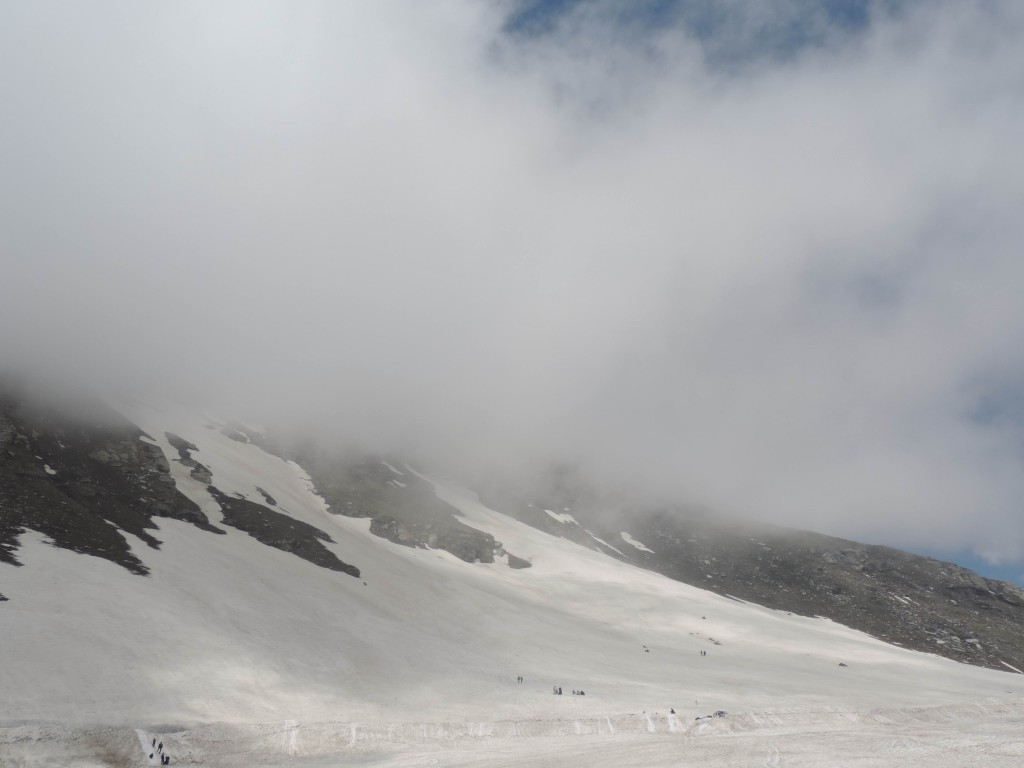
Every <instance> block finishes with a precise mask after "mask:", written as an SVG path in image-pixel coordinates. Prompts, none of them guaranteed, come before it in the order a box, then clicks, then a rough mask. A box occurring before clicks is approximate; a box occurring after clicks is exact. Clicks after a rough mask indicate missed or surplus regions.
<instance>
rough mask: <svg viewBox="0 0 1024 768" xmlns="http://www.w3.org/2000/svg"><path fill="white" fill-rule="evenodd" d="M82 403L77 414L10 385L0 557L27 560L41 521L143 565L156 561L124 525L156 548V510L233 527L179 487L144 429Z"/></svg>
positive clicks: (60, 534)
mask: <svg viewBox="0 0 1024 768" xmlns="http://www.w3.org/2000/svg"><path fill="white" fill-rule="evenodd" d="M81 410H82V412H81V413H76V414H74V415H68V414H63V413H58V412H56V411H54V410H53V409H51V408H49V407H46V406H42V405H38V404H34V403H32V402H31V401H27V400H25V399H24V398H20V397H15V396H14V395H11V394H10V393H8V394H4V395H0V561H2V562H5V563H9V564H12V565H17V564H18V560H17V557H16V552H17V549H18V546H19V539H20V537H21V535H22V534H23V533H24V532H25V531H26V530H34V531H37V532H39V533H41V534H43V535H44V536H45V537H47V539H48V540H49V541H50V542H51V543H52V544H53V545H54V546H56V547H60V548H62V549H69V550H72V551H75V552H80V553H82V554H86V555H92V556H94V557H102V558H104V559H107V560H110V561H111V562H114V563H117V564H118V565H121V566H123V567H124V568H126V569H128V570H129V571H131V572H132V573H136V574H140V575H142V574H146V573H148V569H147V568H146V566H145V565H144V564H143V562H142V560H141V559H140V558H139V557H138V556H137V555H136V554H135V553H133V552H132V550H131V546H130V545H129V544H128V542H127V540H126V539H125V537H124V536H123V535H122V531H124V532H128V533H131V534H133V535H135V536H137V537H139V538H140V539H142V541H144V542H145V543H146V544H147V545H149V546H150V547H153V548H158V547H159V546H160V541H159V540H158V539H157V538H156V537H155V536H154V535H153V534H152V533H151V531H155V530H156V528H157V526H156V524H155V523H154V518H156V517H168V518H174V519H177V520H182V521H185V522H188V523H190V524H192V525H195V526H196V527H198V528H201V529H202V530H204V531H209V532H212V533H223V531H222V530H220V529H218V528H216V527H214V526H212V525H211V524H210V522H209V520H208V519H207V517H206V515H204V514H203V513H202V511H201V510H200V509H199V507H198V506H196V505H195V504H194V503H193V502H192V501H190V500H189V499H188V498H186V497H185V496H183V495H182V494H181V493H179V492H178V490H177V488H176V487H175V485H174V481H173V479H172V478H171V477H170V475H169V474H168V471H169V465H168V463H167V460H166V458H165V457H164V455H163V452H162V451H161V450H160V448H159V447H158V446H156V445H153V444H151V443H149V442H146V440H147V436H146V435H145V433H143V432H142V430H140V429H139V428H138V427H136V426H135V425H133V424H131V423H130V422H128V421H127V420H125V419H123V418H122V417H120V416H119V415H118V414H116V413H115V412H113V411H111V410H110V409H109V408H106V407H104V406H102V405H101V404H99V403H98V402H89V403H88V404H87V407H83V408H82V409H81Z"/></svg>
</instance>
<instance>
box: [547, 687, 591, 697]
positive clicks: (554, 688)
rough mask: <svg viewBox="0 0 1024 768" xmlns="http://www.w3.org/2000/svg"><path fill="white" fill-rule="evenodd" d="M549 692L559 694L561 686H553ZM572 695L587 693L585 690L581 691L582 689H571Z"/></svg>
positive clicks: (560, 693)
mask: <svg viewBox="0 0 1024 768" xmlns="http://www.w3.org/2000/svg"><path fill="white" fill-rule="evenodd" d="M551 692H552V693H553V694H555V696H561V695H562V687H561V686H560V685H556V686H553V687H552V689H551ZM572 695H573V696H586V695H587V694H586V693H585V692H583V691H577V690H573V692H572Z"/></svg>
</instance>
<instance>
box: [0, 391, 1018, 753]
mask: <svg viewBox="0 0 1024 768" xmlns="http://www.w3.org/2000/svg"><path fill="white" fill-rule="evenodd" d="M126 413H127V415H128V416H129V417H131V418H132V419H133V420H135V421H136V422H137V423H138V424H139V425H140V426H141V427H142V428H143V429H145V430H146V431H147V432H148V433H149V434H150V435H151V436H152V437H153V439H154V440H155V442H156V443H157V444H159V445H160V446H161V447H162V448H163V450H164V452H165V453H166V454H167V457H168V459H169V460H171V466H172V473H173V475H174V478H175V480H176V482H177V484H178V487H179V488H180V489H181V490H182V491H183V492H184V493H185V494H186V495H187V496H189V497H190V498H192V499H193V500H195V501H196V502H197V503H199V505H200V506H201V507H202V508H203V510H204V511H205V512H206V513H207V514H208V515H209V517H210V519H211V522H212V523H213V524H215V525H221V515H220V514H219V507H218V505H217V504H216V502H215V501H214V500H213V499H212V498H211V497H210V495H209V493H208V492H207V490H206V487H205V486H204V485H202V484H201V483H199V482H197V481H195V480H193V479H192V478H191V477H190V476H189V474H188V471H189V470H188V469H187V468H185V467H182V466H181V465H180V463H178V462H177V461H174V459H175V458H177V452H176V451H174V450H173V449H171V447H170V446H169V445H168V444H167V442H166V438H165V436H164V432H165V431H168V430H169V431H171V432H174V433H176V434H178V435H181V436H182V437H184V438H185V439H187V440H190V441H192V442H193V443H195V445H196V446H197V447H198V450H197V451H195V452H194V454H193V455H194V457H195V458H196V460H197V461H200V462H202V463H203V464H205V465H206V466H207V467H209V468H210V470H211V471H212V473H213V484H214V485H216V486H217V487H218V488H220V489H221V490H222V491H223V492H225V493H228V494H232V493H241V494H243V495H244V496H246V497H247V498H249V499H251V500H253V501H256V502H261V499H262V497H261V496H260V494H259V492H258V491H257V490H256V486H257V485H258V486H260V487H261V488H263V489H265V490H266V491H267V492H268V493H269V494H270V495H272V496H273V497H274V498H275V499H276V500H277V501H278V506H277V508H276V509H278V510H279V511H283V512H285V513H287V514H289V515H291V516H293V517H295V518H296V519H298V520H302V521H305V522H308V523H310V524H312V525H315V526H317V527H319V528H321V529H322V530H324V531H325V532H327V533H328V534H329V535H330V536H331V537H332V538H333V540H334V543H328V544H327V546H328V548H329V549H331V550H332V551H333V552H335V553H336V554H337V556H338V557H339V558H341V559H342V560H343V561H345V562H347V563H351V564H353V565H355V566H357V567H358V568H359V569H360V570H361V571H362V575H361V578H353V577H351V576H348V575H346V574H343V573H337V572H333V571H328V570H326V569H323V568H320V567H317V566H315V565H312V564H310V563H308V562H306V561H304V560H302V559H300V558H298V557H296V556H295V555H293V554H290V553H287V552H283V551H279V550H277V549H273V548H271V547H267V546H265V545H263V544H261V543H260V542H258V541H256V540H255V539H253V538H251V537H250V536H248V535H247V534H245V533H243V532H241V531H238V530H236V529H233V528H230V527H227V526H222V527H223V528H224V529H225V530H226V534H225V535H223V536H218V535H215V534H210V533H206V532H203V531H200V530H198V529H196V528H195V527H193V526H191V525H189V524H187V523H183V522H179V521H175V520H168V519H158V524H159V530H158V531H154V532H153V533H154V535H155V536H156V537H157V538H158V539H159V540H160V541H161V542H162V545H161V547H160V549H150V548H148V547H146V546H145V545H144V544H143V543H142V542H141V541H140V540H137V539H134V538H133V537H132V536H130V535H128V536H127V537H128V539H129V540H130V541H131V544H132V546H133V549H134V550H135V552H136V553H138V554H139V556H140V557H142V559H143V560H144V561H145V563H146V564H147V566H149V567H150V568H151V573H150V575H149V576H146V577H140V576H135V575H132V574H130V573H128V572H127V571H126V570H124V569H123V568H120V567H119V566H116V565H114V564H112V563H110V562H107V561H105V560H102V559H99V558H93V557H88V556H85V555H81V554H77V553H74V552H69V551H67V550H61V549H57V548H55V547H52V546H49V545H48V544H47V543H46V541H45V539H44V538H43V537H42V536H40V535H38V534H35V533H27V534H25V535H23V536H22V545H23V546H22V548H21V550H20V551H19V553H18V558H19V559H20V560H21V562H22V563H23V564H24V567H20V568H14V567H10V566H7V565H2V564H0V592H2V593H3V594H4V595H6V596H7V597H8V598H9V602H4V603H0V766H7V765H34V764H55V765H57V764H59V765H97V766H98V765H108V764H118V765H121V764H125V765H145V764H147V757H146V755H147V754H148V753H146V754H143V752H142V750H141V749H140V747H139V743H140V742H139V739H140V738H142V736H141V734H140V735H137V734H136V732H135V730H133V729H136V728H137V729H140V731H141V732H143V733H146V734H150V738H152V737H154V736H157V735H158V734H160V733H165V734H166V738H164V739H158V740H163V741H164V742H165V744H166V745H167V752H168V754H170V755H172V758H174V759H175V760H176V761H179V760H180V761H183V762H186V764H188V761H191V763H192V764H203V765H217V766H233V765H254V764H255V765H315V766H321V765H323V766H328V765H330V766H342V765H364V764H373V765H380V766H398V765H402V766H415V765H465V766H470V765H488V766H501V765H509V766H511V765H566V764H574V765H594V766H604V765H608V766H612V765H614V766H616V768H621V767H622V766H659V765H666V766H667V765H705V766H707V765H710V766H731V765H741V764H742V765H823V764H828V765H847V764H849V765H854V764H856V765H873V766H890V765H891V766H896V765H904V764H909V762H908V761H912V762H913V764H915V765H922V766H930V765H934V766H940V765H953V764H961V763H965V762H973V761H982V760H983V761H984V764H986V765H987V766H1003V765H1005V766H1010V765H1014V766H1019V765H1021V764H1024V731H1022V730H1021V728H1020V725H1019V723H1020V718H1021V716H1022V715H1024V700H1022V698H1021V691H1022V690H1024V685H1021V684H1019V679H1020V678H1019V677H1018V676H1017V675H1015V674H1012V673H1010V672H1006V673H1003V672H997V671H993V670H987V669H980V668H977V667H969V666H965V665H960V664H956V663H955V662H952V661H949V660H947V659H943V658H939V657H936V656H932V655H928V654H921V653H916V652H913V651H908V650H904V649H901V648H898V647H895V646H891V645H887V644H885V643H882V642H880V641H878V640H875V639H873V638H871V637H868V636H866V635H864V634H862V633H859V632H856V631H853V630H851V629H848V628H846V627H842V626H840V625H837V624H834V623H832V622H830V621H828V620H823V619H815V618H806V617H801V616H791V615H787V614H786V613H784V612H778V611H771V610H768V609H766V608H761V607H759V606H756V605H752V604H741V603H737V602H735V601H733V600H730V599H728V598H725V597H720V596H717V595H714V594H712V593H710V592H706V591H704V590H700V589H697V588H696V587H691V586H688V585H685V584H680V583H678V582H675V581H672V580H670V579H667V578H665V577H663V576H660V575H657V574H654V573H651V572H648V571H644V570H641V569H638V568H635V567H633V566H631V565H628V564H626V563H623V562H620V561H618V560H615V559H613V558H611V557H608V556H606V555H604V554H602V553H599V552H595V551H592V550H590V549H588V548H586V547H582V546H579V545H576V544H574V543H571V542H568V541H566V540H564V539H560V538H557V537H554V536H550V535H548V534H545V533H543V532H540V531H538V530H536V529H533V528H530V527H528V526H526V525H523V524H521V523H519V522H517V521H515V520H513V519H511V518H509V517H507V516H505V515H502V514H500V513H498V512H495V511H493V510H491V509H489V508H487V507H486V506H484V505H483V504H481V503H480V502H479V501H478V499H477V497H476V496H475V494H473V493H472V492H470V491H468V490H465V489H462V488H460V487H458V486H457V485H455V484H453V483H448V482H444V481H436V491H437V494H438V496H439V497H440V498H441V499H443V500H444V501H447V502H448V503H450V504H452V505H453V506H455V507H457V508H458V509H459V510H460V511H461V512H462V513H463V514H464V515H465V517H464V518H462V519H463V521H464V522H465V523H466V524H467V525H470V526H473V527H476V528H479V529H480V530H484V531H488V532H490V533H492V534H493V535H494V536H495V538H496V539H497V540H498V541H501V542H502V543H503V544H504V545H505V547H506V548H507V549H508V551H510V552H512V553H514V554H515V555H517V556H519V557H523V558H527V559H529V560H530V561H531V562H532V564H533V567H531V568H528V569H523V570H516V569H512V568H509V567H507V565H505V564H504V562H502V561H498V562H496V563H494V564H491V565H484V564H467V563H464V562H462V561H461V560H458V559H457V558H455V557H454V556H452V555H450V554H448V553H446V552H443V551H439V550H427V549H411V548H407V547H402V546H399V545H396V544H393V543H391V542H388V541H386V540H384V539H381V538H379V537H376V536H373V535H372V534H370V533H369V520H368V519H365V518H364V519H355V518H345V517H338V516H333V515H331V514H330V513H329V512H328V511H327V509H326V505H325V504H324V502H323V500H322V499H321V498H320V497H318V496H317V495H315V494H314V493H313V492H312V490H311V483H310V481H309V478H308V476H307V475H306V474H305V473H304V472H303V471H302V470H301V468H299V467H298V466H297V465H295V464H293V463H289V462H286V461H283V460H281V459H279V458H277V457H274V456H271V455H269V454H267V453H265V452H263V451H262V450H261V449H260V448H258V447H257V446H255V445H252V444H246V443H240V442H237V441H234V440H231V439H229V438H227V437H226V436H224V435H222V434H221V433H220V432H219V430H218V429H209V428H207V424H208V423H209V421H208V420H207V419H205V418H203V417H202V416H198V415H196V414H193V413H190V412H188V411H186V410H182V409H174V408H169V407H168V408H162V409H157V408H142V407H133V408H132V409H130V410H127V411H126ZM627 541H628V539H627ZM631 543H632V542H631ZM364 582H365V583H364ZM704 617H706V618H704ZM645 648H646V649H647V650H648V651H649V652H645ZM702 650H705V651H707V652H708V655H707V656H701V655H700V651H702ZM839 662H844V663H846V664H847V665H848V666H847V667H839V666H838V664H839ZM518 675H523V676H524V677H525V682H524V683H523V684H518V683H517V682H516V677H517V676H518ZM552 686H561V687H562V688H563V690H564V695H563V696H554V695H552V692H551V691H552ZM576 688H580V689H583V690H585V691H586V696H572V695H570V690H572V689H576ZM670 707H674V708H675V710H676V713H677V714H676V715H674V716H673V715H670V714H669V708H670ZM716 710H725V711H727V712H728V713H729V715H728V716H727V717H725V718H720V719H717V718H716V719H712V720H702V721H696V720H695V718H696V717H697V716H700V715H706V714H708V713H710V712H714V711H716ZM169 723H172V724H174V725H166V724H169ZM160 724H164V725H160ZM101 725H102V726H103V727H102V728H100V726H101ZM104 750H105V751H104ZM101 752H102V753H103V754H105V755H106V754H108V753H109V754H114V753H116V754H118V755H121V754H122V753H123V755H124V757H123V759H122V762H117V763H110V762H104V760H107V759H108V757H97V756H96V755H100V753H101ZM4 755H7V756H8V757H7V758H5V757H4ZM12 756H13V757H12ZM865 756H866V757H865ZM859 758H865V759H867V758H870V761H868V762H864V761H863V760H862V761H861V762H857V759H859ZM961 758H963V759H961ZM968 758H969V759H968ZM110 759H112V758H110ZM119 759H121V758H119ZM5 760H10V761H11V762H5ZM844 760H848V761H849V762H843V761H844ZM18 761H20V762H18ZM90 761H91V762H90ZM173 764H178V762H175V763H173Z"/></svg>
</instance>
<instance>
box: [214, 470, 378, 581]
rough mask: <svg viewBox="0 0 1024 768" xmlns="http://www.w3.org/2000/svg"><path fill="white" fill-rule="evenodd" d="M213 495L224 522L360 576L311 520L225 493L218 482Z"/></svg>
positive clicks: (326, 565)
mask: <svg viewBox="0 0 1024 768" xmlns="http://www.w3.org/2000/svg"><path fill="white" fill-rule="evenodd" d="M208 490H209V492H210V495H211V496H213V498H214V499H215V500H216V501H217V503H218V504H220V507H221V510H222V512H223V516H224V525H230V526H231V527H232V528H237V529H238V530H240V531H245V532H246V533H247V534H249V535H250V536H252V537H253V538H254V539H256V540H257V541H260V542H262V543H264V544H266V545H267V546H270V547H274V548H275V549H280V550H282V551H284V552H291V553H293V554H295V555H297V556H299V557H301V558H302V559H303V560H308V561H309V562H311V563H313V564H314V565H318V566H320V567H321V568H328V569H330V570H332V571H340V572H342V573H347V574H348V575H349V576H356V577H358V576H359V569H358V568H356V567H355V566H354V565H349V564H348V563H345V562H343V561H342V560H340V559H338V557H337V556H336V555H335V554H334V553H333V552H331V551H330V550H329V549H327V547H325V546H324V545H323V543H322V542H325V541H326V542H331V543H333V541H334V540H333V539H332V538H331V537H330V536H328V535H327V534H326V533H324V532H323V531H321V530H320V529H319V528H316V527H314V526H312V525H309V524H308V523H304V522H302V521H300V520H296V519H294V518H292V517H289V516H288V515H285V514H282V513H281V512H276V511H274V510H272V509H268V508H267V507H264V506H263V505H262V504H257V503H256V502H254V501H249V500H247V499H238V498H234V497H232V496H228V495H226V494H224V493H222V492H221V491H220V490H219V489H218V488H216V487H215V486H212V485H211V486H210V487H209V488H208Z"/></svg>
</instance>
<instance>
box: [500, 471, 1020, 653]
mask: <svg viewBox="0 0 1024 768" xmlns="http://www.w3.org/2000/svg"><path fill="white" fill-rule="evenodd" d="M485 501H486V503H488V504H489V505H490V506H492V507H494V508H495V509H499V510H501V511H503V512H506V513H507V514H510V515H512V516H514V517H516V518H518V519H519V520H521V521H523V522H525V523H528V524H530V525H533V526H534V527H536V528H540V529H541V530H544V531H547V532H548V533H551V534H552V535H555V536H561V537H564V538H567V539H571V540H573V541H576V542H578V543H582V544H584V545H585V546H589V547H591V548H592V549H596V550H598V551H601V552H604V553H605V554H608V555H610V556H612V557H615V558H618V559H621V560H626V561H628V562H631V563H634V564H636V565H639V566H641V567H643V568H648V569H650V570H653V571H657V572H659V573H662V574H664V575H666V576H669V577H670V578H673V579H676V580H678V581H682V582H685V583H687V584H692V585H694V586H697V587H701V588H702V589H707V590H710V591H713V592H717V593H718V594H721V595H725V596H728V597H732V598H734V599H740V600H746V601H749V602H752V603H757V604H759V605H764V606H767V607H769V608H775V609H778V610H783V611H788V612H792V613H798V614H803V615H805V616H821V617H825V618H828V619H831V620H833V621H835V622H838V623H840V624H844V625H846V626H848V627H853V628H854V629H859V630H861V631H864V632H867V633H868V634H871V635H874V636H875V637H878V638H880V639H882V640H885V641H887V642H892V643H896V644H899V645H901V646H903V647H905V648H911V649H914V650H919V651H926V652H930V653H935V654H939V655H941V656H946V657H948V658H951V659H954V660H956V661H961V662H966V663H969V664H976V665H980V666H985V667H990V668H992V669H998V670H1001V671H1006V667H1005V666H1003V664H1002V662H1004V661H1005V662H1006V663H1008V664H1012V665H1013V666H1015V667H1017V668H1024V590H1021V589H1020V588H1018V587H1016V586H1014V585H1013V584H1009V583H1006V582H1000V581H994V580H991V579H985V578H983V577H981V576H979V575H978V574H976V573H973V572H971V571H969V570H966V569H964V568H960V567H958V566H956V565H953V564H952V563H944V562H941V561H938V560H933V559H931V558H927V557H920V556H917V555H912V554H909V553H907V552H901V551H899V550H896V549H892V548H889V547H881V546H873V545H866V544H859V543H857V542H853V541H847V540H845V539H838V538H834V537H829V536H823V535H820V534H815V533H810V532H806V531H796V530H791V529H785V528H781V527H776V526H769V525H760V524H753V523H749V522H741V521H737V520H730V519H728V518H725V517H722V516H716V515H712V514H709V513H700V512H695V511H693V510H679V509H645V508H635V507H634V508H631V507H630V506H629V504H628V501H626V500H624V499H623V498H621V497H618V498H608V497H603V496H600V495H599V494H598V493H597V492H596V491H594V489H592V488H588V487H587V486H586V485H585V484H583V483H580V482H579V481H578V479H577V478H574V477H573V476H572V474H571V472H566V471H564V470H561V469H559V470H556V471H554V472H552V473H551V475H550V476H549V477H546V478H543V479H542V480H541V481H540V482H539V483H538V486H537V489H536V490H535V491H534V492H532V493H530V494H528V495H524V494H522V493H517V492H510V491H509V490H508V489H503V488H492V489H488V492H487V494H486V495H485ZM566 508H568V510H569V512H570V513H571V514H572V516H573V518H574V519H575V520H577V521H578V524H576V523H564V522H560V521H558V520H556V519H554V518H553V517H552V516H551V515H549V514H548V513H546V512H544V509H550V510H552V511H554V512H555V513H556V514H558V515H561V514H562V513H564V512H565V511H566ZM609 510H613V511H611V512H610V511H609ZM623 530H625V531H628V532H629V533H630V534H631V535H632V536H633V537H635V539H636V540H638V541H640V542H643V543H644V544H645V545H646V546H647V547H648V548H649V549H651V550H653V552H644V551H642V550H639V549H637V548H635V547H633V546H631V545H629V544H628V543H626V542H625V541H623V539H622V538H621V536H620V532H621V531H623ZM597 539H603V540H604V541H606V542H608V543H609V544H611V545H613V546H614V547H615V549H611V548H610V547H608V546H606V545H604V544H600V543H598V541H597Z"/></svg>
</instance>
